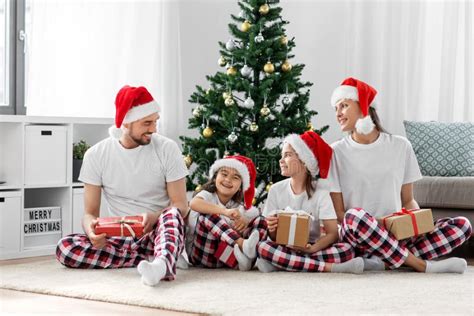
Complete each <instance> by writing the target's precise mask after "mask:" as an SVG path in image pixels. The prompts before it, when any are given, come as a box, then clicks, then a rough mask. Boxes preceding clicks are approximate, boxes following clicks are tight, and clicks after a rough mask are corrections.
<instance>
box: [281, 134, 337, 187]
mask: <svg viewBox="0 0 474 316" xmlns="http://www.w3.org/2000/svg"><path fill="white" fill-rule="evenodd" d="M285 143H287V144H290V145H291V147H293V149H294V150H295V152H296V153H297V154H298V157H299V158H300V159H301V161H303V163H304V164H305V166H306V168H308V170H309V172H310V173H311V176H313V177H316V176H317V175H318V174H319V177H320V178H322V179H326V178H327V176H328V173H329V166H330V164H331V157H332V148H331V146H329V145H328V144H327V143H326V142H325V141H324V140H323V139H322V138H321V136H319V135H318V134H317V133H315V132H313V131H307V132H304V133H303V134H301V135H297V134H290V135H288V136H286V137H285V140H284V141H283V144H285Z"/></svg>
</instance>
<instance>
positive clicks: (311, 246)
mask: <svg viewBox="0 0 474 316" xmlns="http://www.w3.org/2000/svg"><path fill="white" fill-rule="evenodd" d="M287 247H288V248H290V249H293V250H295V251H299V252H304V253H315V252H316V244H307V245H306V247H298V246H287Z"/></svg>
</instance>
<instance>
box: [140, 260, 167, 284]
mask: <svg viewBox="0 0 474 316" xmlns="http://www.w3.org/2000/svg"><path fill="white" fill-rule="evenodd" d="M137 270H138V273H140V275H141V276H142V282H143V284H146V285H149V286H155V285H157V284H158V283H159V282H160V281H161V279H163V278H164V277H165V275H166V262H165V261H164V260H163V259H161V258H156V259H155V260H154V261H153V262H148V261H146V260H142V261H140V263H139V264H138V266H137Z"/></svg>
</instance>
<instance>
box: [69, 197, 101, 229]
mask: <svg viewBox="0 0 474 316" xmlns="http://www.w3.org/2000/svg"><path fill="white" fill-rule="evenodd" d="M83 215H84V188H73V189H72V233H74V234H83V233H84V230H83V229H82V216H83ZM100 216H101V217H104V216H109V211H108V204H107V201H106V200H105V198H104V194H102V195H101V201H100Z"/></svg>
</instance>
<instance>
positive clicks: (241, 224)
mask: <svg viewBox="0 0 474 316" xmlns="http://www.w3.org/2000/svg"><path fill="white" fill-rule="evenodd" d="M248 224H249V221H248V220H247V219H246V218H245V217H243V216H241V217H240V218H239V219H237V220H235V221H234V226H233V228H234V229H235V230H236V231H238V232H239V233H240V234H242V233H243V232H244V230H245V229H247V226H248Z"/></svg>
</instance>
